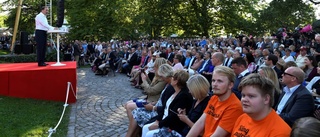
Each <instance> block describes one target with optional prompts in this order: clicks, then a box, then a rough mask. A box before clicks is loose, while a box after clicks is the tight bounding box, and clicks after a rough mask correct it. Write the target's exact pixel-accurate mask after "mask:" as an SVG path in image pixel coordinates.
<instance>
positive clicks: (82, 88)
mask: <svg viewBox="0 0 320 137" xmlns="http://www.w3.org/2000/svg"><path fill="white" fill-rule="evenodd" d="M77 75H78V90H77V98H78V99H77V102H76V103H75V104H72V105H71V106H72V110H71V116H70V122H69V129H68V137H84V136H86V137H87V136H89V137H91V136H92V137H122V136H125V133H126V132H127V126H128V118H127V115H126V111H125V109H124V104H125V103H126V102H127V101H128V100H130V99H133V98H136V97H139V96H142V93H141V90H139V89H135V88H134V87H132V86H130V82H129V81H128V77H127V76H126V75H125V74H119V73H117V74H116V76H115V77H113V75H112V76H111V75H110V74H109V76H104V77H101V76H96V75H95V74H94V73H93V72H92V71H91V70H90V68H81V69H78V70H77Z"/></svg>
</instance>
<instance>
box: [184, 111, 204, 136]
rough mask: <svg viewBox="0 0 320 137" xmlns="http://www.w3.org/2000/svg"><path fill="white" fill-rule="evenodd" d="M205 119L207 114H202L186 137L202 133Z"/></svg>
mask: <svg viewBox="0 0 320 137" xmlns="http://www.w3.org/2000/svg"><path fill="white" fill-rule="evenodd" d="M206 117H207V114H205V113H203V114H202V116H201V117H200V118H199V119H198V120H197V122H196V123H195V124H194V125H193V126H192V128H191V129H190V131H189V133H188V135H187V137H196V136H199V135H200V134H201V133H203V130H204V123H205V121H206Z"/></svg>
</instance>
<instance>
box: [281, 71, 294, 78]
mask: <svg viewBox="0 0 320 137" xmlns="http://www.w3.org/2000/svg"><path fill="white" fill-rule="evenodd" d="M283 75H289V76H291V77H296V76H295V75H292V74H289V73H287V72H284V73H283Z"/></svg>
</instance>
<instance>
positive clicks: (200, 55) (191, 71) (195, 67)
mask: <svg viewBox="0 0 320 137" xmlns="http://www.w3.org/2000/svg"><path fill="white" fill-rule="evenodd" d="M195 56H196V57H195V61H194V63H193V65H192V66H191V67H190V69H188V72H189V75H190V76H191V75H193V74H194V73H195V72H196V71H197V70H198V68H199V67H200V66H201V64H202V62H203V59H202V58H203V53H202V52H200V51H198V52H197V53H196V55H195Z"/></svg>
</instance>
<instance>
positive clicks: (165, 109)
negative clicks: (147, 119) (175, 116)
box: [162, 95, 174, 120]
mask: <svg viewBox="0 0 320 137" xmlns="http://www.w3.org/2000/svg"><path fill="white" fill-rule="evenodd" d="M173 100H174V96H173V95H171V97H170V98H169V99H168V100H167V103H166V107H165V108H164V114H163V117H162V120H163V119H165V118H166V117H167V116H168V115H169V106H170V104H171V103H172V101H173Z"/></svg>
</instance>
